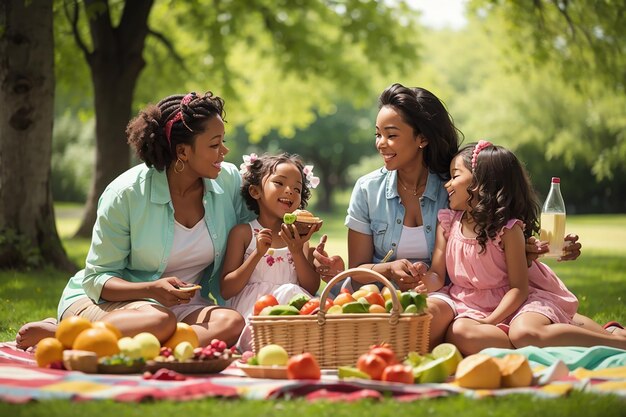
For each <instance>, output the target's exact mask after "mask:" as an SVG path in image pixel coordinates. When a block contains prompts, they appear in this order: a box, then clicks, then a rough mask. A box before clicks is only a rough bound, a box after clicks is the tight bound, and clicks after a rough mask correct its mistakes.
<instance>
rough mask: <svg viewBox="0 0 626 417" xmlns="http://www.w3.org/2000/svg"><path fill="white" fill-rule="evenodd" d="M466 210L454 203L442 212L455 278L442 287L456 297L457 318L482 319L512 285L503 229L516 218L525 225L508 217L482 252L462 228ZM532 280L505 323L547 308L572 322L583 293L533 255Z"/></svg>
mask: <svg viewBox="0 0 626 417" xmlns="http://www.w3.org/2000/svg"><path fill="white" fill-rule="evenodd" d="M462 216H463V212H462V211H455V210H449V209H444V210H440V211H439V213H438V218H439V222H440V224H441V226H442V227H443V229H444V234H445V236H446V238H447V239H448V242H447V245H446V268H447V271H448V275H449V276H450V280H451V281H452V283H451V284H450V285H448V286H446V287H444V288H443V289H442V290H441V292H444V293H447V294H448V295H449V296H450V298H451V299H452V301H453V302H454V305H455V307H456V310H457V317H456V318H461V317H468V318H473V319H482V318H485V317H487V316H488V315H489V314H490V313H491V312H492V311H493V310H495V308H496V307H497V306H498V304H499V303H500V300H502V298H503V297H504V294H506V292H507V291H508V290H509V289H510V287H509V280H508V274H507V267H506V259H505V256H504V250H503V249H502V247H501V246H500V242H501V236H502V234H503V232H504V229H505V228H506V229H511V228H512V227H513V226H514V225H515V224H520V225H521V226H522V227H524V224H523V222H522V221H521V220H518V219H511V220H509V221H508V222H507V224H506V225H505V226H504V227H503V228H502V230H501V231H500V232H499V233H498V235H497V237H496V239H494V240H491V241H489V242H487V246H486V248H485V252H483V253H481V254H479V253H478V252H479V251H480V245H479V244H478V241H477V240H476V239H475V238H467V237H465V236H463V234H462V233H461V230H462V229H461V217H462ZM528 280H529V283H528V284H529V288H528V299H527V300H526V301H525V302H524V304H522V305H521V306H520V308H519V309H518V310H517V311H515V312H514V313H513V314H511V315H510V316H509V317H507V318H506V319H505V320H504V321H503V323H502V324H509V323H510V322H511V321H512V320H513V319H514V318H515V317H517V316H518V315H520V314H522V313H528V312H534V313H539V314H542V315H544V316H546V317H547V318H549V319H550V320H551V321H552V322H553V323H571V322H572V317H573V316H574V314H575V313H576V311H577V309H578V299H577V298H576V296H575V295H574V294H572V293H571V292H570V291H569V290H568V289H567V288H566V287H565V285H564V284H563V282H561V280H560V279H559V278H558V277H557V276H556V274H555V273H554V272H553V271H552V270H551V269H550V268H548V266H547V265H545V264H542V263H541V262H537V261H534V262H533V263H532V265H531V267H530V268H529V269H528Z"/></svg>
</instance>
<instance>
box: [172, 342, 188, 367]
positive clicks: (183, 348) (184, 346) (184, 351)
mask: <svg viewBox="0 0 626 417" xmlns="http://www.w3.org/2000/svg"><path fill="white" fill-rule="evenodd" d="M174 357H175V358H176V360H177V361H178V362H185V361H186V360H187V359H191V358H193V345H192V344H191V343H189V342H187V341H184V342H180V343H179V344H177V345H176V347H175V348H174Z"/></svg>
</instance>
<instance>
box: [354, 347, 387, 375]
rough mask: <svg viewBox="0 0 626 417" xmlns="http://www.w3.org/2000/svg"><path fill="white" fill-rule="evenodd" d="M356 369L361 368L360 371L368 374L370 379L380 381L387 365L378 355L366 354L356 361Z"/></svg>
mask: <svg viewBox="0 0 626 417" xmlns="http://www.w3.org/2000/svg"><path fill="white" fill-rule="evenodd" d="M356 367H357V368H359V371H361V372H365V373H366V374H368V375H369V376H370V378H372V379H377V380H380V378H381V377H382V375H383V371H384V370H385V368H386V367H387V363H386V362H385V360H384V359H383V358H381V357H380V356H378V355H374V354H373V353H364V354H363V355H361V356H359V359H358V360H357V361H356Z"/></svg>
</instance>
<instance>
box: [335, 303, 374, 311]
mask: <svg viewBox="0 0 626 417" xmlns="http://www.w3.org/2000/svg"><path fill="white" fill-rule="evenodd" d="M341 308H342V310H343V312H344V313H369V309H368V306H366V305H365V304H363V303H359V302H358V301H353V302H351V303H346V304H344V305H342V306H341Z"/></svg>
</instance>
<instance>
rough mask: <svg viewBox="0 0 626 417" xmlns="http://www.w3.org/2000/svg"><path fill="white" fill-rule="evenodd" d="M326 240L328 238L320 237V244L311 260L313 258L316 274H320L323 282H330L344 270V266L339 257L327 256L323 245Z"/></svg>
mask: <svg viewBox="0 0 626 417" xmlns="http://www.w3.org/2000/svg"><path fill="white" fill-rule="evenodd" d="M327 239H328V236H326V235H322V237H321V238H320V243H319V244H318V245H317V246H316V247H315V250H314V251H313V258H315V259H314V260H313V265H314V266H315V270H316V271H317V273H318V274H320V276H321V277H322V279H323V280H324V281H325V282H328V281H330V279H331V278H333V277H334V276H335V275H337V274H339V273H340V272H343V271H344V270H345V269H346V264H345V263H344V261H343V259H342V258H341V256H338V255H334V256H328V253H326V250H325V245H326V240H327Z"/></svg>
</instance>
